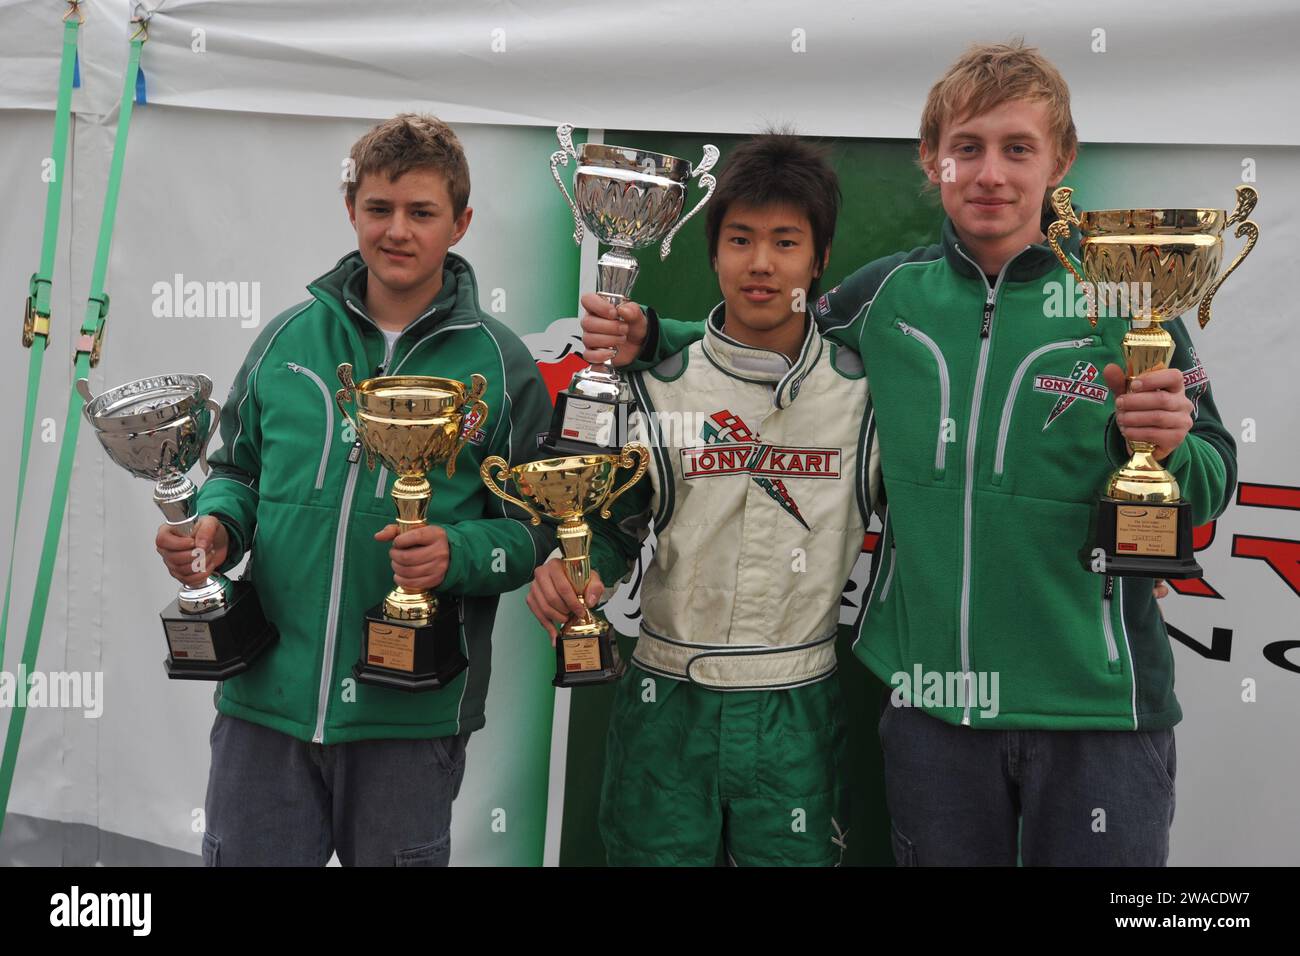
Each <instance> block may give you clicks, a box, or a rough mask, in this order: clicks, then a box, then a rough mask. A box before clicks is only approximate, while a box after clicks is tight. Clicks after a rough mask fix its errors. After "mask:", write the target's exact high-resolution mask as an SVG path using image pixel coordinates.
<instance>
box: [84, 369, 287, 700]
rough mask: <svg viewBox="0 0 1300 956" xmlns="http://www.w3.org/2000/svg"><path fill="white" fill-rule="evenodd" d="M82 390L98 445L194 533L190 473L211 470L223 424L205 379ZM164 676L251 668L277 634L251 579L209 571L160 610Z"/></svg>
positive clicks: (162, 379)
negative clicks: (211, 451) (213, 444)
mask: <svg viewBox="0 0 1300 956" xmlns="http://www.w3.org/2000/svg"><path fill="white" fill-rule="evenodd" d="M77 390H78V391H79V392H80V393H81V397H82V398H84V399H85V400H86V406H85V408H84V409H83V414H84V415H85V416H86V420H87V421H89V422H90V424H91V425H92V426H93V427H94V429H95V435H96V436H97V437H98V438H99V443H100V444H101V445H103V446H104V450H105V451H106V452H108V457H109V458H111V459H113V461H115V462H117V463H118V464H119V465H121V466H122V467H123V468H125V469H126V470H127V471H129V472H130V473H131V474H133V475H135V476H136V477H137V478H147V479H149V480H150V481H153V482H154V492H153V500H154V502H155V503H156V504H157V505H158V507H159V508H160V509H162V513H163V517H164V518H165V520H166V521H167V523H168V524H169V525H172V526H173V527H174V528H176V529H177V530H178V531H180V532H181V533H182V534H185V535H191V536H192V535H193V534H194V525H195V522H196V520H197V519H196V515H195V498H196V496H197V494H198V489H197V488H196V487H195V485H194V482H192V481H190V479H189V478H187V477H186V474H187V473H188V472H189V470H190V469H191V468H193V467H194V464H195V462H197V463H198V464H199V466H200V468H202V470H203V473H204V474H207V472H208V454H207V448H208V442H209V441H210V440H211V439H212V436H213V434H215V433H216V430H217V425H218V423H219V422H220V420H221V406H220V405H218V404H217V403H216V402H215V401H213V400H212V399H211V398H210V397H209V396H210V395H211V394H212V380H211V379H209V378H208V377H207V376H206V375H183V374H176V375H158V376H155V377H153V378H143V379H140V380H139V381H135V382H129V383H127V384H126V385H119V386H118V387H117V388H113V389H109V390H108V391H107V392H104V393H103V394H102V395H100V396H98V397H97V398H92V397H91V395H90V388H89V386H88V385H87V383H86V381H85V380H84V379H82V380H79V381H78V382H77ZM162 622H163V632H164V634H165V635H166V637H167V648H168V655H167V660H166V662H165V664H164V667H165V669H166V671H167V676H168V677H171V678H173V679H179V680H225V679H226V678H228V677H233V676H235V675H236V674H239V673H241V672H242V671H245V670H247V669H248V667H249V665H250V664H251V663H252V662H253V659H254V658H256V657H257V655H258V654H260V653H261V652H262V651H263V650H265V649H266V648H267V647H268V646H269V645H270V644H272V643H273V642H274V641H275V640H276V638H277V637H278V636H279V634H278V632H277V631H276V628H275V625H274V624H272V623H270V622H269V621H268V620H267V619H266V615H265V613H264V612H263V611H262V604H261V602H260V601H259V600H258V597H257V592H256V591H254V590H253V586H252V584H251V583H250V582H247V581H230V580H229V579H227V578H226V577H225V576H224V575H221V574H210V575H209V576H208V578H207V580H206V581H204V582H203V584H202V585H200V586H199V587H196V588H190V587H184V588H182V589H181V591H180V593H179V594H178V595H177V596H176V598H175V599H174V600H173V601H172V602H171V604H169V605H168V606H167V607H166V608H165V609H164V610H163V612H162Z"/></svg>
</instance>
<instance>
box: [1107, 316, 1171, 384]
mask: <svg viewBox="0 0 1300 956" xmlns="http://www.w3.org/2000/svg"><path fill="white" fill-rule="evenodd" d="M1162 321H1164V320H1163V318H1156V319H1152V321H1151V324H1150V325H1147V326H1142V327H1140V328H1133V327H1130V328H1129V330H1128V331H1127V332H1125V333H1124V339H1123V341H1122V342H1120V349H1121V350H1122V351H1123V353H1124V369H1125V373H1126V374H1127V375H1128V380H1129V381H1130V382H1132V381H1133V379H1135V378H1138V377H1140V376H1142V375H1144V374H1145V373H1147V372H1155V371H1159V370H1160V369H1162V368H1168V367H1169V362H1170V360H1171V359H1172V358H1173V357H1174V337H1173V336H1172V335H1170V334H1169V333H1168V332H1166V331H1165V329H1164V326H1162V325H1160V323H1161V322H1162Z"/></svg>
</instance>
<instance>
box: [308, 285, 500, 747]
mask: <svg viewBox="0 0 1300 956" xmlns="http://www.w3.org/2000/svg"><path fill="white" fill-rule="evenodd" d="M348 304H349V306H351V303H348ZM353 311H354V312H356V311H357V310H356V309H355V308H354V309H353ZM357 314H358V315H360V316H361V317H362V318H363V319H365V320H366V321H367V322H370V324H371V325H374V322H373V321H372V320H371V319H369V318H368V317H367V316H366V315H365V314H364V313H361V312H357ZM426 314H427V313H426ZM417 321H418V320H417ZM412 324H414V323H412ZM477 324H478V323H472V324H470V325H444V326H442V327H440V328H437V329H434V330H433V331H432V332H430V333H429V334H428V335H426V336H424V338H422V339H420V340H419V341H418V342H416V343H415V344H414V345H412V346H411V348H410V349H409V350H408V351H407V353H406V355H404V356H403V357H402V361H401V362H398V363H397V368H395V369H393V371H392V373H390V374H394V375H395V374H397V369H400V368H401V367H402V365H404V364H405V363H406V360H407V359H408V358H410V357H411V356H412V355H413V354H414V353H415V350H416V349H417V348H419V347H420V345H421V344H423V343H424V342H425V341H426V340H427V339H431V338H433V337H434V336H435V335H438V334H439V333H441V332H450V331H453V330H455V329H465V328H470V327H471V325H477ZM375 328H378V326H375ZM398 338H401V336H398ZM396 345H397V343H396V342H394V343H393V345H392V346H390V347H389V349H388V352H387V355H386V356H385V358H384V365H383V366H382V367H383V368H387V366H388V363H389V361H391V360H392V356H393V350H394V348H395V347H396ZM361 451H362V448H361V440H360V439H357V441H355V442H354V443H353V445H352V448H351V450H349V451H348V466H349V468H350V470H349V471H348V478H347V483H346V484H345V485H344V486H343V502H342V505H341V506H340V511H339V529H338V532H337V533H336V534H335V536H334V571H333V574H332V576H331V578H330V583H331V587H330V603H329V611H328V613H327V614H326V619H325V660H324V662H323V664H322V665H321V672H320V696H319V697H318V699H317V706H316V733H315V734H314V735H313V736H312V742H313V743H318V744H321V743H324V742H325V712H326V710H327V709H328V707H329V700H330V685H331V684H332V683H333V680H334V643H335V642H334V636H335V632H336V631H337V630H338V623H339V608H340V606H341V604H342V600H343V598H342V594H341V590H342V584H343V544H344V542H345V541H347V533H348V521H349V520H350V519H351V517H352V494H353V492H354V491H355V490H356V486H357V473H358V471H359V466H360V464H361Z"/></svg>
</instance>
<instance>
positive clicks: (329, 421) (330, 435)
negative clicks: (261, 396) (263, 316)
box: [285, 362, 334, 491]
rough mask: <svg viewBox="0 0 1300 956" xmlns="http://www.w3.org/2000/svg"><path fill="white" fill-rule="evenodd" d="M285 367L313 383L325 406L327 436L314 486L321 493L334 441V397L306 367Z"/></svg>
mask: <svg viewBox="0 0 1300 956" xmlns="http://www.w3.org/2000/svg"><path fill="white" fill-rule="evenodd" d="M285 367H286V368H288V369H289V371H291V372H294V373H296V374H298V375H301V376H303V377H304V378H307V379H308V380H310V381H311V382H313V383H314V384H315V385H316V387H317V388H318V389H319V390H320V394H321V399H322V403H323V404H324V406H325V436H324V443H323V445H322V446H321V454H320V465H319V466H318V467H317V468H316V484H315V485H314V488H315V490H316V491H320V490H321V488H323V487H325V469H326V468H327V467H328V466H329V460H330V445H331V444H332V442H333V440H334V396H333V395H331V394H330V390H329V388H328V387H327V386H326V384H325V382H324V381H323V380H322V379H321V377H320V376H319V375H317V374H316V373H315V372H313V371H312V370H311V369H309V368H307V367H306V366H305V365H299V364H298V363H297V362H286V363H285Z"/></svg>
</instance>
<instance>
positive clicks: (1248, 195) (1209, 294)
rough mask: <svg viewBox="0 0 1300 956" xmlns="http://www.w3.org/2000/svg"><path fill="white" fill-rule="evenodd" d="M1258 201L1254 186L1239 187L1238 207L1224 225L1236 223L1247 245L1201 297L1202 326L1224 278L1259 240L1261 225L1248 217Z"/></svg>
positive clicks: (1207, 317)
mask: <svg viewBox="0 0 1300 956" xmlns="http://www.w3.org/2000/svg"><path fill="white" fill-rule="evenodd" d="M1257 202H1259V193H1258V192H1257V191H1256V190H1255V187H1254V186H1238V187H1237V208H1236V209H1234V210H1233V211H1232V215H1231V216H1229V217H1228V221H1227V222H1225V223H1224V224H1223V226H1224V228H1225V229H1226V228H1227V227H1228V226H1231V225H1234V224H1236V226H1237V231H1236V232H1234V233H1233V235H1234V236H1236V237H1237V238H1238V239H1240V238H1241V237H1242V236H1245V237H1246V246H1245V248H1243V249H1242V250H1241V252H1239V253H1237V258H1235V259H1233V260H1232V265H1230V266H1228V269H1227V271H1226V272H1224V273H1223V274H1222V275H1221V276H1219V278H1217V279H1215V280H1214V285H1212V286H1210V288H1209V289H1207V290H1206V292H1205V295H1204V296H1203V297H1202V298H1201V305H1200V308H1198V309H1197V310H1196V320H1197V321H1198V322H1200V323H1201V328H1205V326H1206V325H1207V324H1208V323H1209V321H1210V300H1211V299H1213V298H1214V294H1215V293H1216V292H1218V291H1219V286H1221V285H1223V280H1224V279H1226V278H1228V276H1230V275H1232V273H1233V272H1234V271H1235V270H1236V268H1237V266H1239V265H1241V261H1242V260H1243V259H1245V258H1246V256H1248V255H1250V250H1252V249H1254V248H1255V243H1256V242H1258V241H1259V226H1257V225H1255V223H1254V222H1253V221H1252V220H1250V219H1247V218H1246V217H1247V216H1249V215H1250V213H1251V210H1252V209H1254V208H1255V203H1257Z"/></svg>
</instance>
